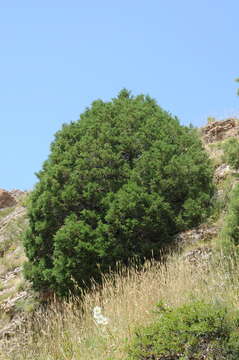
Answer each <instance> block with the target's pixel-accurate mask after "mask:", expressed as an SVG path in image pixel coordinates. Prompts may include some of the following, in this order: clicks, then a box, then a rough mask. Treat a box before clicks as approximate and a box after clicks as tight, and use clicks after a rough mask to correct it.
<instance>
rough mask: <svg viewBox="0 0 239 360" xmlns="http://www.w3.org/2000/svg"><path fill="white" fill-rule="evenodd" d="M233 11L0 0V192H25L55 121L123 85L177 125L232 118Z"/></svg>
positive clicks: (235, 70)
mask: <svg viewBox="0 0 239 360" xmlns="http://www.w3.org/2000/svg"><path fill="white" fill-rule="evenodd" d="M38 4H39V5H38ZM238 14H239V2H238V0H235V1H234V0H227V1H226V0H207V1H206V0H200V1H192V0H180V1H179V0H167V1H162V0H147V1H146V0H130V1H129V0H128V1H127V0H121V1H112V0H101V1H99V0H98V1H97V0H88V1H81V0H75V1H74V0H68V1H61V0H57V1H55V0H48V1H46V0H41V1H39V2H37V1H32V0H31V1H25V0H22V1H18V0H15V1H14V0H13V1H3V0H0V154H1V170H0V171H1V176H0V188H5V189H12V188H19V189H31V188H32V187H33V186H34V184H35V182H36V177H35V175H34V173H35V172H37V171H38V170H40V169H41V166H42V163H43V161H44V160H45V159H46V158H47V156H48V154H49V145H50V143H51V142H52V141H53V139H54V133H55V132H56V131H57V130H59V129H60V127H61V126H62V124H63V123H67V122H69V121H72V120H77V119H78V118H79V114H80V113H81V112H83V111H84V109H85V108H86V107H87V106H89V105H90V104H91V102H92V101H93V100H95V99H97V98H101V99H103V100H109V99H111V98H112V97H115V96H116V95H117V93H118V92H119V91H120V89H122V88H123V87H126V88H128V89H130V90H132V92H133V94H138V93H146V94H149V95H150V96H152V97H153V98H155V99H156V100H157V101H158V103H159V104H160V105H161V106H162V107H163V108H164V109H166V110H168V111H169V112H171V113H172V114H174V115H177V116H178V117H179V118H180V120H181V122H182V123H183V124H189V123H190V122H191V123H193V124H194V125H195V126H201V125H202V124H204V123H205V122H206V118H207V117H208V116H216V117H218V118H223V117H227V116H231V115H238V106H239V97H237V96H236V88H237V85H236V83H235V82H234V79H235V78H236V77H238V76H239V65H238V64H239V47H238V35H239V34H238Z"/></svg>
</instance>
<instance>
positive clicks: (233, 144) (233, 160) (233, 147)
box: [222, 138, 239, 170]
mask: <svg viewBox="0 0 239 360" xmlns="http://www.w3.org/2000/svg"><path fill="white" fill-rule="evenodd" d="M222 148H223V150H224V156H223V160H224V161H225V162H226V163H227V164H229V165H230V166H231V167H232V168H233V169H235V170H237V169H239V141H238V139H236V138H231V139H229V140H227V141H226V142H225V143H224V144H223V145H222Z"/></svg>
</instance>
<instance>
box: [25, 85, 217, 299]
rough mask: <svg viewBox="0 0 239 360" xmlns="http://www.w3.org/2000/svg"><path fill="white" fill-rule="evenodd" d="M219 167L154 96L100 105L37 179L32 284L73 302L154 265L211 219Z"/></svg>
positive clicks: (75, 126)
mask: <svg viewBox="0 0 239 360" xmlns="http://www.w3.org/2000/svg"><path fill="white" fill-rule="evenodd" d="M212 176H213V172H212V167H211V164H210V160H209V158H208V155H207V154H206V152H205V151H204V149H203V146H202V143H201V141H200V139H199V137H198V135H197V133H196V131H195V130H193V129H190V128H187V127H183V126H180V124H179V122H178V120H177V119H176V118H174V117H172V116H171V115H170V114H169V113H167V112H166V111H164V110H162V109H161V108H160V107H159V106H158V105H157V104H156V102H155V101H154V100H153V99H151V98H150V97H148V96H143V95H140V96H136V97H134V96H131V95H130V93H129V92H128V91H127V90H122V91H121V92H120V94H119V95H118V97H117V98H115V99H113V100H112V101H111V102H103V101H101V100H97V101H95V102H93V104H92V106H91V108H89V109H87V110H86V111H85V112H84V113H83V114H82V115H81V117H80V120H79V121H77V122H74V123H71V124H69V125H65V126H63V128H62V130H61V131H59V132H58V133H57V134H56V139H55V141H54V143H53V144H52V147H51V154H50V156H49V159H48V160H47V161H46V162H45V164H44V166H43V169H42V171H40V172H39V173H38V178H39V182H38V184H37V185H36V188H35V189H34V191H33V193H32V196H31V205H30V208H29V221H30V226H29V229H28V231H27V233H26V236H25V242H24V244H25V248H26V254H27V257H28V259H29V262H28V263H27V264H26V266H25V274H26V277H27V278H28V279H29V280H30V281H32V283H33V286H34V288H35V289H37V290H41V291H42V290H46V291H47V290H49V289H51V290H53V291H54V292H56V293H57V294H58V295H67V294H68V293H69V291H71V292H73V291H75V289H76V287H75V285H76V284H77V285H78V286H80V287H85V286H89V285H90V283H91V279H92V278H93V279H94V280H96V281H99V280H100V279H101V274H102V272H103V273H104V272H105V271H108V269H109V268H111V269H114V268H115V267H116V264H117V262H118V261H120V262H123V263H124V264H127V263H128V261H129V259H130V258H132V257H137V258H138V259H139V260H144V259H145V258H150V257H151V256H152V254H154V257H155V258H157V257H158V256H159V255H160V253H161V251H162V248H163V247H164V246H166V245H167V244H168V243H170V242H172V240H173V238H174V236H175V234H176V233H178V232H179V231H182V230H185V229H188V228H190V227H192V226H197V225H198V224H199V223H200V222H201V221H202V220H204V219H206V218H207V216H208V214H209V211H210V203H211V197H212V194H213V183H212Z"/></svg>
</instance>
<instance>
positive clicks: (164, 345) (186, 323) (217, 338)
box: [127, 302, 239, 360]
mask: <svg viewBox="0 0 239 360" xmlns="http://www.w3.org/2000/svg"><path fill="white" fill-rule="evenodd" d="M160 307H161V309H160V311H158V313H157V319H156V320H155V322H154V323H153V324H152V325H150V326H148V327H145V328H143V329H139V330H138V331H137V332H136V336H135V338H134V340H133V341H132V344H131V345H130V346H129V356H128V358H127V360H141V359H154V360H156V359H157V360H165V359H170V360H177V359H178V360H186V359H191V360H200V359H208V360H210V359H211V360H213V359H214V360H237V359H238V358H239V338H238V325H239V314H238V313H236V314H233V315H230V314H229V313H228V311H227V309H226V308H225V307H223V306H219V305H213V304H206V303H203V302H193V303H191V304H188V305H184V306H182V307H179V308H176V309H167V308H164V307H162V306H160Z"/></svg>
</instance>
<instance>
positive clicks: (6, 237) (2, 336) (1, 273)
mask: <svg viewBox="0 0 239 360" xmlns="http://www.w3.org/2000/svg"><path fill="white" fill-rule="evenodd" d="M200 134H201V137H202V140H203V142H204V144H205V148H206V150H207V151H208V152H209V154H210V157H211V158H212V161H213V163H214V166H215V184H216V186H217V194H216V196H215V199H214V201H215V204H217V205H216V207H218V213H216V214H215V215H214V217H212V218H211V219H209V220H208V222H207V223H205V224H202V225H201V226H200V227H199V228H196V229H193V230H190V231H187V232H184V233H182V234H179V235H178V236H177V239H176V241H177V243H178V245H179V248H180V249H181V251H182V258H183V261H188V262H190V263H193V264H196V265H197V266H201V265H202V266H203V264H204V263H205V262H207V261H208V259H209V258H210V257H211V256H212V253H213V247H214V243H215V242H214V240H215V239H216V238H217V235H218V233H219V231H220V228H221V226H222V224H223V214H224V212H225V211H226V207H225V204H226V202H227V199H228V194H229V192H230V190H231V188H232V187H233V184H234V183H235V182H237V181H238V177H237V171H234V170H232V169H231V168H230V167H229V166H228V164H225V163H223V157H222V155H223V150H222V148H221V144H222V143H223V142H224V141H225V140H226V139H227V138H229V137H239V120H238V119H226V120H224V121H214V122H211V123H209V124H208V125H206V126H205V127H203V128H202V129H200ZM26 200H27V193H26V192H22V191H19V190H13V191H9V192H8V191H5V190H0V341H3V340H4V341H5V340H6V339H7V338H9V337H11V335H12V334H14V332H15V330H16V328H18V327H19V325H20V324H21V323H22V322H24V319H25V318H26V317H27V316H28V314H29V313H30V312H31V311H32V310H33V309H34V308H35V307H36V305H37V301H38V300H37V294H34V293H33V291H32V290H31V287H30V284H29V283H27V282H26V281H25V280H24V279H23V276H22V265H23V262H24V261H25V255H24V251H23V246H22V243H21V234H22V232H23V231H24V229H25V228H26V226H27V217H26V206H25V205H26Z"/></svg>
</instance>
